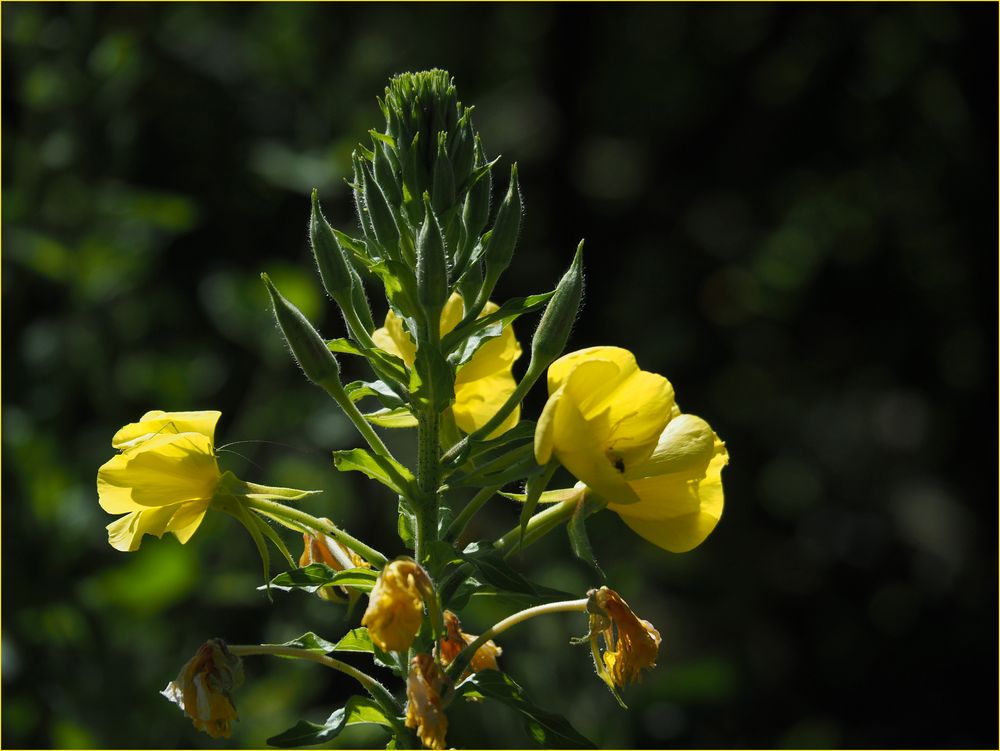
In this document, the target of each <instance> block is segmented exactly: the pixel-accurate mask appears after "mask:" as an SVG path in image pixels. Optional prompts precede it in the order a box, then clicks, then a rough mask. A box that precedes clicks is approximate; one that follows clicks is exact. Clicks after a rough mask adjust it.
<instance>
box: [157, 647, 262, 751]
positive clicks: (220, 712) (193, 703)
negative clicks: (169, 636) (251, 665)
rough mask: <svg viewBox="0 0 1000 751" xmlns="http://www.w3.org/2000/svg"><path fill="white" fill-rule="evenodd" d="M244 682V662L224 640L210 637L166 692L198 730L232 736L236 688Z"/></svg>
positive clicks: (219, 735) (164, 693)
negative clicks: (234, 690) (233, 697)
mask: <svg viewBox="0 0 1000 751" xmlns="http://www.w3.org/2000/svg"><path fill="white" fill-rule="evenodd" d="M241 683H243V664H242V662H241V661H240V658H239V657H237V656H235V655H234V654H232V653H231V652H230V651H229V648H228V647H226V643H225V642H224V641H222V639H209V640H208V641H207V642H205V643H204V644H202V645H201V647H199V648H198V652H197V653H196V654H195V656H194V657H192V658H191V659H190V660H188V662H187V664H186V665H184V667H183V668H181V672H180V674H179V675H178V676H177V678H176V679H175V680H172V681H171V682H170V683H168V684H167V687H166V688H165V689H163V691H161V692H160V693H162V694H163V695H164V696H165V697H167V698H168V699H169V700H170V701H172V702H174V703H175V704H177V705H178V706H179V707H180V708H181V709H183V710H184V713H185V714H186V715H187V716H188V717H190V718H191V721H192V722H193V723H194V726H195V727H196V728H198V730H203V731H205V732H206V733H208V734H209V735H210V736H212V737H213V738H228V737H229V735H230V733H231V732H232V723H233V720H235V719H238V718H237V715H236V707H235V706H234V705H233V699H232V691H233V689H235V688H236V687H237V686H239V685H240V684H241Z"/></svg>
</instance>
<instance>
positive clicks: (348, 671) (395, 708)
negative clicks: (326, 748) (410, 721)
mask: <svg viewBox="0 0 1000 751" xmlns="http://www.w3.org/2000/svg"><path fill="white" fill-rule="evenodd" d="M229 651H230V652H232V653H233V654H234V655H237V656H239V657H251V656H256V655H271V656H274V657H291V658H293V659H296V660H308V661H310V662H316V663H319V664H320V665H325V666H326V667H328V668H333V669H334V670H338V671H340V672H341V673H343V674H344V675H348V676H350V677H351V678H353V679H354V680H356V681H357V682H358V683H360V684H361V685H362V686H363V687H364V688H365V690H366V691H367V692H368V693H369V694H371V697H372V698H373V699H374V700H375V701H376V702H377V703H378V705H379V706H380V707H381V708H382V710H383V711H384V712H385V714H386V718H387V719H388V720H389V722H391V723H392V725H393V728H394V729H396V731H397V733H399V734H403V735H405V734H407V731H406V729H405V727H403V725H402V724H401V723H400V722H399V720H398V716H399V715H400V714H402V712H403V707H402V706H401V705H400V703H399V702H398V701H397V700H396V697H394V696H393V695H392V694H391V693H390V692H389V690H388V689H387V688H386V687H385V686H383V685H382V684H381V683H379V682H378V681H377V680H375V679H374V678H372V677H371V676H370V675H368V674H367V673H365V672H363V671H361V670H358V669H357V668H356V667H354V666H353V665H348V664H347V663H346V662H342V661H340V660H337V659H335V658H333V657H328V656H327V655H322V654H318V653H316V652H311V651H309V650H307V649H298V648H296V647H279V646H269V645H266V644H231V645H229Z"/></svg>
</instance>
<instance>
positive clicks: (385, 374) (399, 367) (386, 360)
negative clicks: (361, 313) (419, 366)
mask: <svg viewBox="0 0 1000 751" xmlns="http://www.w3.org/2000/svg"><path fill="white" fill-rule="evenodd" d="M326 348H327V349H328V350H330V351H331V352H337V353H341V354H345V355H357V356H359V357H363V358H365V359H366V360H367V361H368V364H369V365H371V368H372V370H374V371H375V372H376V373H377V374H378V375H380V376H382V378H385V379H386V380H389V381H392V382H395V383H406V379H407V377H408V376H407V373H406V364H405V363H404V362H403V361H402V360H401V359H400V358H398V357H396V355H393V354H390V353H389V352H386V351H385V350H384V349H379V348H378V347H363V346H361V345H360V344H358V343H357V342H353V341H351V340H350V339H331V340H330V341H328V342H327V343H326Z"/></svg>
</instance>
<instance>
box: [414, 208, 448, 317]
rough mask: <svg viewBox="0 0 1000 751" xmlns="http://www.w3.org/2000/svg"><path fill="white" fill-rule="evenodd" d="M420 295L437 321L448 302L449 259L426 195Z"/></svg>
mask: <svg viewBox="0 0 1000 751" xmlns="http://www.w3.org/2000/svg"><path fill="white" fill-rule="evenodd" d="M417 296H418V297H419V300H420V304H421V305H423V306H424V307H425V308H426V309H427V310H428V312H429V313H430V316H429V320H430V321H432V322H436V321H437V316H438V314H440V311H441V309H442V308H443V307H444V304H445V302H447V300H448V259H447V255H446V251H445V247H444V238H443V237H442V236H441V227H440V225H438V222H437V218H436V217H435V216H434V209H433V208H432V206H431V199H430V196H429V195H427V194H426V193H424V223H423V225H421V227H420V233H419V234H418V235H417Z"/></svg>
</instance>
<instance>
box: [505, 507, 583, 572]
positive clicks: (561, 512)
mask: <svg viewBox="0 0 1000 751" xmlns="http://www.w3.org/2000/svg"><path fill="white" fill-rule="evenodd" d="M575 508H576V499H575V498H571V499H570V500H567V501H562V502H560V503H554V504H552V505H551V506H550V507H549V508H547V509H545V510H544V511H539V512H538V513H537V514H535V515H534V516H532V517H531V518H530V519H528V524H527V526H526V527H525V528H524V538H523V540H522V538H521V527H520V525H518V526H517V527H514V528H513V529H512V530H510V531H509V532H508V533H507V534H505V535H504V536H503V537H501V538H500V539H499V540H497V541H496V544H495V546H494V547H495V548H496V550H498V551H499V552H500V553H502V554H503V557H504V558H508V557H510V555H511V554H513V553H514V551H515V550H518V549H520V548H524V547H527V546H528V545H530V544H531V543H533V542H535V541H536V540H538V539H539V538H541V537H543V536H544V535H547V534H548V533H549V532H551V531H552V530H553V529H555V528H556V527H557V526H559V525H560V524H562V523H563V522H564V521H566V519H568V518H569V517H571V516H572V515H573V511H574V509H575Z"/></svg>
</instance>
